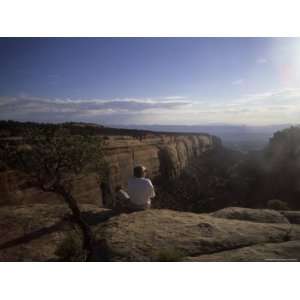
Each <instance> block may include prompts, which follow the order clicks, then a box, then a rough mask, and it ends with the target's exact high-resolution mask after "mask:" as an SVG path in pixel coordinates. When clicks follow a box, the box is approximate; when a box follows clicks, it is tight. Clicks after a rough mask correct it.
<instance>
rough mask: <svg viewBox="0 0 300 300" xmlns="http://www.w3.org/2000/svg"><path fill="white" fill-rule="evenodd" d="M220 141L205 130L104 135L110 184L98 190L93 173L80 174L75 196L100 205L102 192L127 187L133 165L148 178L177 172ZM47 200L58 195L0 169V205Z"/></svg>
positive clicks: (176, 173) (80, 200) (55, 200)
mask: <svg viewBox="0 0 300 300" xmlns="http://www.w3.org/2000/svg"><path fill="white" fill-rule="evenodd" d="M219 143H220V142H219V140H218V139H217V138H215V137H212V136H209V135H206V134H197V135H176V134H170V135H166V134H157V135H146V136H139V137H132V136H105V145H104V155H105V159H106V161H107V163H108V166H109V186H104V187H103V186H102V189H103V191H101V187H100V186H99V184H98V183H97V181H96V178H95V176H93V175H89V176H81V177H80V178H78V180H77V181H76V183H75V185H74V186H75V189H74V196H75V197H76V198H77V199H78V201H79V202H80V203H89V204H95V205H98V206H101V205H102V203H103V200H102V195H103V193H104V192H107V191H109V192H110V193H113V192H114V190H115V187H116V185H118V184H121V185H124V186H125V187H126V185H127V181H128V178H129V177H130V176H132V169H133V167H134V166H135V165H138V164H143V165H145V166H146V167H147V168H148V171H149V176H150V177H151V178H155V177H156V176H158V175H164V176H178V175H179V174H180V172H181V170H182V169H184V168H185V167H187V165H188V163H189V160H190V159H192V158H193V157H196V156H199V155H201V153H203V152H205V151H207V150H208V149H211V148H213V147H216V146H218V145H219ZM49 201H53V202H55V203H59V202H58V201H60V199H59V198H58V197H57V196H56V195H54V194H52V193H44V192H41V191H39V190H37V189H35V188H32V187H30V186H29V185H28V183H27V182H26V177H25V176H24V175H22V174H19V173H17V172H14V171H9V172H2V173H0V205H7V204H11V205H14V204H22V203H36V202H38V203H47V202H48V203H49Z"/></svg>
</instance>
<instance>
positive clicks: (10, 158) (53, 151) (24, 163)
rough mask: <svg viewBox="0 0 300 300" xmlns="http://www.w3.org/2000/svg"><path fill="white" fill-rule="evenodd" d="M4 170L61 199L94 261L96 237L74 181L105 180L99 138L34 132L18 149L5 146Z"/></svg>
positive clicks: (54, 131) (2, 154) (41, 130)
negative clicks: (85, 178) (89, 177)
mask: <svg viewBox="0 0 300 300" xmlns="http://www.w3.org/2000/svg"><path fill="white" fill-rule="evenodd" d="M1 144H2V145H1V151H0V159H1V167H2V168H3V167H4V166H5V167H8V168H11V169H14V170H18V171H21V172H23V173H24V174H25V175H26V176H28V179H29V180H30V182H31V184H32V185H33V186H36V187H38V188H40V189H41V190H43V191H45V192H52V193H56V194H58V195H60V196H61V199H63V200H64V201H65V203H66V204H67V205H68V207H69V208H70V210H71V212H72V217H73V220H74V221H75V222H76V223H77V224H78V226H79V228H80V229H81V231H82V234H83V248H84V250H85V251H86V253H87V259H88V260H91V259H92V258H93V249H94V237H93V233H92V230H91V228H90V226H89V225H88V224H87V222H86V221H85V220H84V218H83V216H82V213H81V211H80V208H79V205H78V203H77V201H76V199H75V198H74V196H73V194H72V190H73V185H74V179H76V177H78V176H79V175H82V174H87V173H94V174H96V175H97V178H98V179H99V182H100V181H101V180H103V179H104V177H105V174H106V165H105V161H104V159H103V153H102V139H101V138H100V137H97V136H88V135H70V134H69V132H68V130H66V129H63V128H57V127H54V128H38V129H30V130H27V131H26V132H25V133H24V139H23V141H22V142H21V143H19V144H18V145H16V144H15V145H11V143H8V142H3V141H2V143H1Z"/></svg>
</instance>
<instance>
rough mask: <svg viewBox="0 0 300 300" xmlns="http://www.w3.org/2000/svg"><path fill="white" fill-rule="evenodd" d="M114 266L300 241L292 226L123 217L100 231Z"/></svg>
mask: <svg viewBox="0 0 300 300" xmlns="http://www.w3.org/2000/svg"><path fill="white" fill-rule="evenodd" d="M95 232H96V234H97V237H98V239H102V240H103V245H105V247H106V251H107V253H108V257H109V259H110V260H112V261H156V260H160V258H161V257H164V259H166V256H170V257H173V258H172V259H174V256H175V257H176V260H184V258H186V257H198V256H200V255H203V254H211V253H217V252H220V251H225V250H233V249H238V248H241V247H247V246H253V245H257V244H265V243H282V242H284V241H287V240H290V239H293V240H297V239H300V227H296V226H293V228H291V225H290V224H289V223H276V224H271V223H256V222H249V221H241V220H233V219H222V218H215V217H213V216H212V215H208V214H195V213H187V212H178V211H171V210H155V209H151V210H147V211H142V212H135V213H131V214H122V215H120V216H116V217H113V218H111V219H110V220H108V221H107V222H106V223H104V224H100V225H99V226H98V227H97V228H96V231H95Z"/></svg>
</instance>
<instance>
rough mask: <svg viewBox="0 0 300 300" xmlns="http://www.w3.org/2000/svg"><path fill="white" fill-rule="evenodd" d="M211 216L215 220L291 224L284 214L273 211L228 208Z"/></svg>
mask: <svg viewBox="0 0 300 300" xmlns="http://www.w3.org/2000/svg"><path fill="white" fill-rule="evenodd" d="M211 216H213V217H215V218H223V219H233V220H244V221H252V222H258V223H289V221H288V219H287V218H286V217H285V216H284V215H283V214H281V213H280V212H278V211H275V210H271V209H252V208H244V207H226V208H224V209H220V210H218V211H216V212H213V213H212V214H211Z"/></svg>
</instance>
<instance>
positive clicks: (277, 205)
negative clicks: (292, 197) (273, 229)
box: [267, 199, 289, 210]
mask: <svg viewBox="0 0 300 300" xmlns="http://www.w3.org/2000/svg"><path fill="white" fill-rule="evenodd" d="M267 207H268V208H269V209H275V210H289V206H288V205H287V203H286V202H284V201H281V200H279V199H272V200H269V201H268V203H267Z"/></svg>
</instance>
